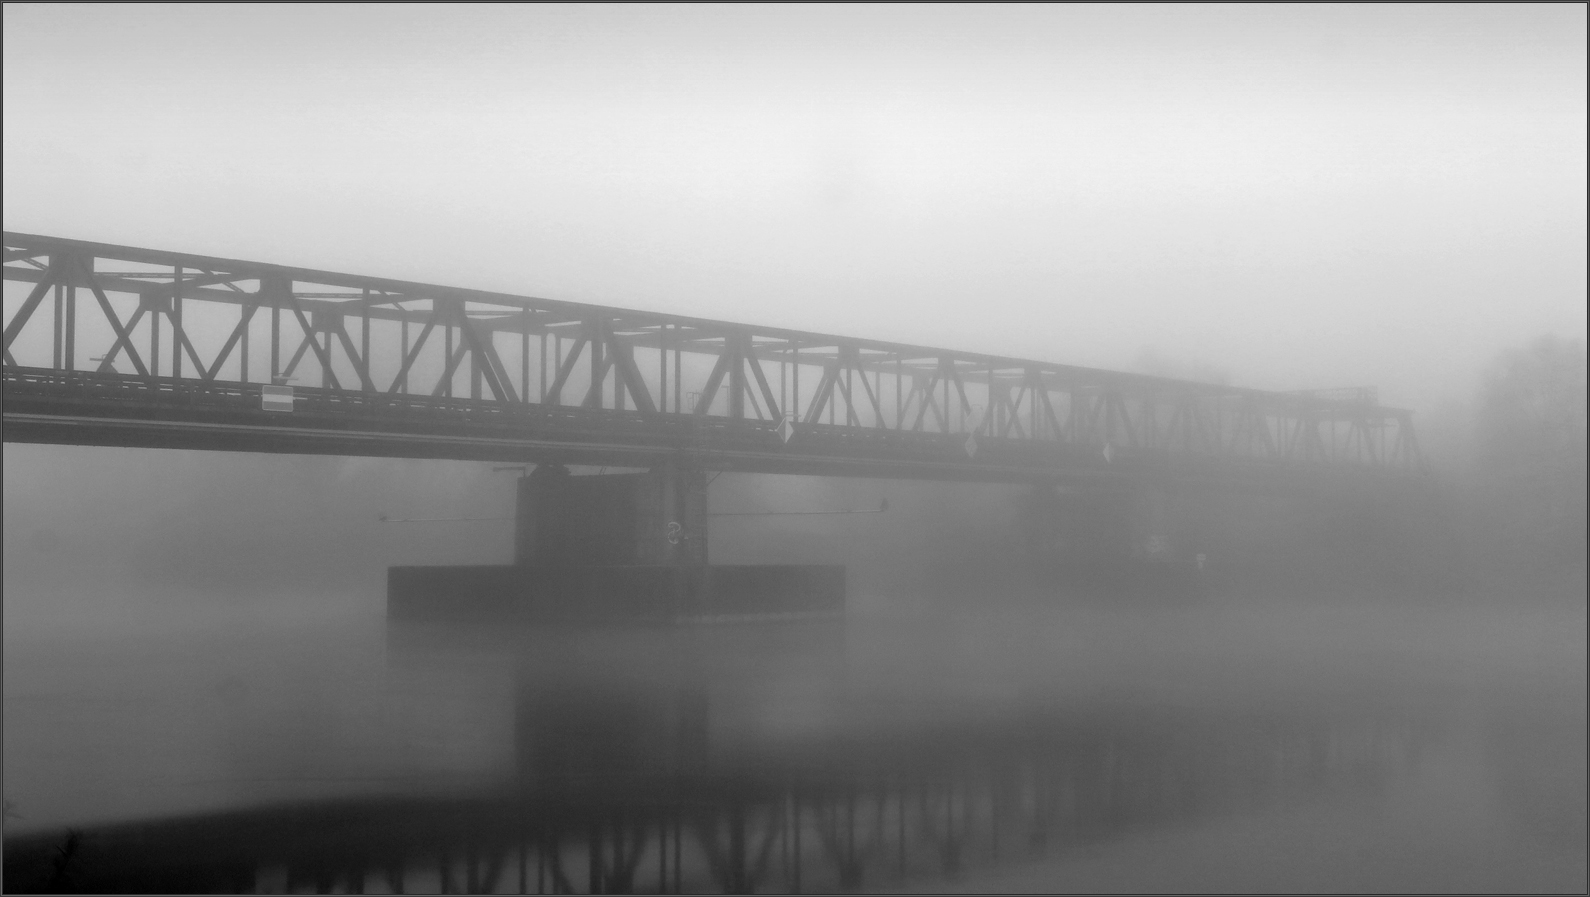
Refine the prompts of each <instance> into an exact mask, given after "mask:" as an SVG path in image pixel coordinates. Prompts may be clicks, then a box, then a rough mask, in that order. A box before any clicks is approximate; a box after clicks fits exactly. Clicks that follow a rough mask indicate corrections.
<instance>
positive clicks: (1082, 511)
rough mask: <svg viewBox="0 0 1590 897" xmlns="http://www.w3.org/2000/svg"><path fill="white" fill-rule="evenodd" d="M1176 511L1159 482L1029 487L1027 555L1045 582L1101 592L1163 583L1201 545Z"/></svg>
mask: <svg viewBox="0 0 1590 897" xmlns="http://www.w3.org/2000/svg"><path fill="white" fill-rule="evenodd" d="M1181 511H1182V508H1181V506H1180V502H1179V501H1178V496H1177V495H1176V493H1175V492H1174V490H1172V489H1170V488H1169V487H1166V486H1163V485H1160V484H1153V483H1148V484H1136V485H1132V486H1113V487H1108V488H1098V487H1094V488H1089V487H1063V486H1062V487H1057V486H1052V485H1045V486H1038V487H1034V489H1033V491H1032V493H1031V494H1030V495H1029V496H1028V505H1027V509H1026V514H1025V518H1026V519H1025V526H1026V532H1027V542H1028V550H1029V554H1030V556H1031V558H1032V559H1033V562H1034V566H1035V568H1036V570H1037V572H1038V574H1039V576H1040V578H1042V579H1044V580H1046V581H1055V582H1058V583H1065V584H1075V585H1082V586H1084V587H1085V588H1088V589H1093V588H1100V587H1102V588H1104V589H1105V590H1106V591H1119V590H1120V589H1121V588H1122V587H1124V586H1131V589H1130V591H1142V589H1139V588H1137V586H1139V585H1143V584H1153V583H1159V582H1160V580H1164V583H1162V584H1161V585H1165V586H1167V587H1168V586H1169V585H1171V584H1172V581H1175V580H1178V577H1181V575H1182V574H1184V573H1188V572H1191V571H1193V570H1194V568H1196V567H1197V560H1196V558H1197V556H1198V552H1199V550H1200V549H1199V547H1198V540H1197V537H1196V532H1195V531H1194V530H1192V529H1190V528H1189V527H1188V525H1187V524H1188V521H1186V520H1183V519H1182V518H1183V516H1184V515H1182V513H1181ZM1145 587H1146V588H1149V589H1150V590H1152V589H1157V588H1159V587H1160V586H1159V585H1149V586H1145Z"/></svg>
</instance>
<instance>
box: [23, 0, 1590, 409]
mask: <svg viewBox="0 0 1590 897" xmlns="http://www.w3.org/2000/svg"><path fill="white" fill-rule="evenodd" d="M4 18H5V21H4V25H5V29H4V49H5V56H4V126H5V127H4V178H5V184H4V186H5V190H4V221H5V227H6V228H7V229H9V230H20V231H27V232H34V233H44V234H51V235H57V236H65V237H75V238H82V239H92V240H103V241H109V242H118V243H128V244H133V245H146V246H153V247H158V248H167V249H178V250H187V251H193V252H200V253H209V254H216V255H229V256H236V257H242V258H252V259H259V260H263V261H272V262H279V263H283V264H293V265H304V266H312V267H320V268H328V269H332V270H347V271H354V272H357V273H365V274H377V275H385V276H392V277H400V278H406V279H415V280H424V281H431V282H439V283H447V284H456V285H461V286H472V287H481V288H488V289H498V290H504V291H509V292H515V293H525V294H532V295H541V296H547V297H551V298H561V299H574V300H583V301H591V302H602V303H609V304H614V305H621V306H628V307H638V308H650V309H656V310H660V311H670V312H678V313H685V314H696V315H703V316H709V317H716V318H726V319H731V320H742V321H747V322H751V323H764V324H776V325H782V326H791V327H800V328H805V329H813V330H823V331H828V332H837V333H844V334H850V335H855V336H868V337H875V338H880V339H896V340H900V341H909V342H917V343H926V344H930V345H942V346H948V347H952V348H961V349H969V350H982V351H993V352H1001V353H1008V354H1013V355H1020V356H1026V357H1036V358H1042V359H1046V360H1052V361H1059V362H1072V363H1079V364H1092V365H1098V366H1103V367H1113V368H1128V367H1131V366H1132V365H1133V364H1134V363H1136V362H1137V361H1138V359H1139V358H1140V357H1142V355H1143V354H1144V352H1145V350H1146V351H1148V352H1150V353H1153V354H1155V355H1157V356H1159V357H1162V358H1171V359H1179V360H1181V361H1184V362H1186V363H1189V364H1201V365H1205V366H1212V367H1215V368H1219V369H1223V370H1225V371H1228V372H1229V373H1230V374H1231V376H1232V378H1233V380H1234V381H1235V382H1237V383H1241V384H1243V385H1252V386H1259V387H1271V388H1282V389H1289V388H1302V387H1331V386H1343V385H1357V384H1364V383H1372V384H1378V385H1379V386H1381V388H1382V398H1383V400H1385V401H1387V402H1389V403H1393V404H1404V405H1411V406H1413V407H1416V408H1428V407H1430V406H1432V405H1435V404H1438V403H1441V402H1444V401H1447V400H1450V399H1452V398H1458V397H1461V396H1463V395H1464V394H1466V393H1467V392H1468V391H1469V390H1470V388H1471V385H1472V382H1473V376H1474V374H1475V372H1476V371H1477V370H1478V368H1479V367H1480V365H1481V364H1482V363H1483V362H1484V361H1485V360H1486V359H1487V358H1488V357H1489V356H1490V354H1491V353H1493V352H1494V351H1495V350H1497V349H1499V348H1502V347H1504V346H1506V345H1510V344H1516V343H1519V342H1522V341H1524V340H1526V339H1528V338H1530V337H1532V336H1535V335H1537V334H1541V333H1547V332H1554V333H1562V334H1566V335H1580V336H1582V335H1583V333H1584V329H1585V301H1586V292H1585V261H1586V260H1585V242H1586V225H1585V220H1586V219H1585V215H1586V211H1585V191H1586V183H1585V166H1586V155H1585V126H1586V123H1585V98H1586V90H1585V84H1586V78H1585V61H1586V60H1585V25H1586V22H1585V18H1586V16H1585V7H1584V6H1583V5H1557V6H1535V7H1528V6H1513V5H1507V6H1490V7H1487V6H1440V5H1422V6H1406V7H1384V6H1368V5H1364V6H1329V7H1312V8H1310V7H1297V6H1281V7H1256V6H1238V7H1121V6H1099V7H1079V6H1062V7H1032V6H1021V7H985V6H976V7H944V6H931V7H904V6H887V7H871V8H867V7H863V8H855V7H762V6H756V7H722V6H710V7H689V6H685V7H675V6H655V7H653V6H648V7H631V6H624V7H593V6H578V7H549V6H532V7H520V6H485V7H461V6H447V7H426V6H409V5H397V6H390V7H381V6H351V7H321V6H309V5H283V6H271V7H235V6H214V7H205V6H173V7H163V6H141V7H140V6H54V5H17V4H8V5H6V7H5V12H4Z"/></svg>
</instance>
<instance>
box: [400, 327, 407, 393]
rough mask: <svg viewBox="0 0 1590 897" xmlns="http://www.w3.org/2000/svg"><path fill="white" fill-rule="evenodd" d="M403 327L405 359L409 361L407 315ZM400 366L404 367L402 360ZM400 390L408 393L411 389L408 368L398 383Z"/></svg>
mask: <svg viewBox="0 0 1590 897" xmlns="http://www.w3.org/2000/svg"><path fill="white" fill-rule="evenodd" d="M401 329H402V331H403V361H408V358H409V319H408V318H407V317H405V318H404V319H403V323H402V328H401ZM399 368H400V369H401V368H402V363H401V362H399ZM398 391H399V392H403V393H407V392H408V391H409V374H408V371H407V370H404V371H403V377H402V380H401V381H400V383H399V385H398Z"/></svg>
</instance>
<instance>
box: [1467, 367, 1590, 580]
mask: <svg viewBox="0 0 1590 897" xmlns="http://www.w3.org/2000/svg"><path fill="white" fill-rule="evenodd" d="M1477 425H1478V433H1477V434H1476V435H1477V440H1478V449H1479V457H1478V461H1479V473H1480V479H1481V484H1482V489H1483V494H1484V497H1485V502H1486V513H1487V515H1488V517H1489V520H1490V522H1491V524H1492V525H1493V526H1494V527H1495V530H1494V532H1495V533H1496V535H1497V537H1498V538H1499V540H1500V542H1501V545H1500V547H1502V548H1503V549H1504V550H1506V551H1508V552H1509V553H1510V554H1513V555H1514V556H1515V557H1517V558H1519V559H1521V560H1526V561H1529V562H1531V563H1549V564H1552V565H1557V564H1577V565H1579V566H1583V565H1584V563H1585V535H1586V532H1585V486H1586V483H1585V461H1586V458H1585V344H1584V343H1583V342H1580V341H1571V340H1565V339H1561V338H1558V337H1542V338H1540V339H1537V340H1535V341H1534V342H1532V343H1530V344H1529V345H1528V346H1525V347H1523V348H1518V349H1512V350H1508V351H1506V352H1503V353H1501V355H1499V356H1498V357H1497V358H1496V360H1495V362H1494V363H1493V364H1492V366H1491V369H1490V370H1489V372H1488V373H1487V374H1486V377H1485V381H1484V384H1483V387H1482V392H1481V396H1480V402H1479V415H1478V420H1477Z"/></svg>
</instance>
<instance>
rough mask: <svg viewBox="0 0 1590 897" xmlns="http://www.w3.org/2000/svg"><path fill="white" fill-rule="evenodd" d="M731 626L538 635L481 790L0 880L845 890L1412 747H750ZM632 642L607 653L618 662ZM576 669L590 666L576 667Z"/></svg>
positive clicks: (1277, 728) (1120, 711)
mask: <svg viewBox="0 0 1590 897" xmlns="http://www.w3.org/2000/svg"><path fill="white" fill-rule="evenodd" d="M792 628H795V629H798V628H799V627H786V632H788V631H789V629H792ZM733 629H735V630H740V632H741V633H742V635H739V636H737V635H735V634H734V633H733V632H732V631H730V629H729V628H722V629H720V630H719V632H718V634H714V635H710V636H708V638H712V639H717V640H718V641H719V643H720V646H721V644H722V643H725V642H727V643H733V642H735V641H736V639H741V640H742V641H743V639H744V638H750V639H751V641H750V642H749V643H742V644H741V648H742V649H745V650H742V651H741V652H740V654H739V657H738V659H737V660H732V659H731V661H730V662H729V663H728V666H724V665H722V663H719V664H716V665H714V664H706V665H703V664H701V663H699V662H698V661H699V660H700V658H701V657H702V656H703V654H709V655H712V656H715V657H717V658H719V660H720V661H721V660H722V658H724V657H725V656H729V655H732V654H733V653H734V652H725V651H708V652H702V651H699V650H697V651H693V652H688V651H678V650H676V649H677V648H678V647H679V645H678V643H667V642H664V643H663V644H662V645H661V646H660V647H659V648H658V651H657V654H656V655H655V656H653V657H652V658H650V659H649V660H648V659H647V658H644V657H642V658H639V659H637V660H636V661H635V662H634V663H633V664H631V665H630V666H629V667H628V668H627V669H625V670H624V671H622V672H618V669H619V668H618V667H616V666H615V665H613V664H612V663H611V661H612V654H611V653H607V654H604V653H603V652H601V651H592V650H591V649H590V646H589V645H583V646H582V645H581V644H580V642H579V640H578V639H569V638H563V637H557V638H553V639H549V640H548V641H546V642H545V643H543V644H542V645H541V647H542V648H543V649H544V650H543V651H541V652H536V654H535V659H534V660H533V661H531V662H527V663H521V664H520V665H519V673H518V675H519V679H518V683H519V684H518V687H517V689H516V692H515V694H516V698H515V711H514V712H515V715H516V720H517V724H516V727H515V730H516V734H515V743H516V746H515V754H516V757H517V760H516V762H517V764H518V770H517V774H516V775H513V776H510V777H508V779H507V780H505V781H503V782H502V784H501V785H500V786H499V787H497V788H494V789H490V790H487V791H482V792H479V793H475V794H472V795H469V796H458V795H454V796H450V797H446V798H422V797H387V798H359V799H342V800H337V801H327V802H323V803H316V804H307V805H301V806H287V807H274V808H266V809H257V810H245V811H235V812H227V813H218V814H214V815H209V816H204V817H195V818H188V819H174V820H166V821H155V822H145V823H135V824H123V825H113V826H106V827H103V828H99V829H93V830H84V831H82V832H81V833H79V834H78V836H77V837H76V839H75V840H74V841H72V842H71V843H70V844H67V843H66V841H67V839H66V836H65V835H64V834H62V833H51V834H48V835H45V834H39V835H33V836H27V837H17V838H10V839H7V842H6V844H5V866H6V868H5V880H6V884H7V887H8V888H9V889H12V890H17V889H23V890H26V889H29V888H39V889H49V888H57V887H65V888H70V889H76V890H92V891H111V892H114V891H157V890H185V891H237V890H254V889H258V890H261V891H278V892H280V891H283V890H287V891H296V890H313V891H315V892H318V893H329V892H332V891H346V892H378V891H391V892H398V893H401V892H403V891H405V890H407V891H411V892H427V891H440V892H442V893H460V892H468V893H504V892H513V893H531V892H533V893H577V892H606V893H614V892H626V891H659V892H703V891H721V892H752V891H763V892H798V891H801V890H807V891H830V890H855V889H860V888H864V887H869V886H884V885H889V884H894V883H897V882H901V881H909V880H911V879H913V878H916V879H920V878H922V877H924V876H941V875H950V876H953V875H955V874H957V873H959V872H960V871H962V870H964V869H968V868H972V867H976V866H982V865H986V864H989V863H996V862H999V863H1002V862H1020V861H1022V860H1025V859H1031V858H1035V857H1038V856H1042V855H1045V854H1050V855H1052V854H1054V853H1057V852H1063V851H1065V850H1066V849H1067V847H1068V846H1071V845H1076V844H1079V843H1085V842H1088V841H1093V840H1102V839H1108V838H1111V837H1118V836H1122V835H1125V834H1127V833H1129V832H1130V831H1133V830H1141V829H1146V828H1150V827H1154V826H1160V825H1167V824H1174V823H1176V822H1178V821H1185V820H1191V819H1196V818H1198V817H1200V816H1205V815H1210V814H1217V813H1222V812H1236V811H1240V810H1244V809H1254V808H1258V807H1262V806H1274V805H1277V804H1284V803H1287V802H1293V801H1298V800H1307V799H1312V798H1316V797H1319V796H1321V795H1322V794H1323V793H1326V792H1328V791H1332V790H1336V789H1341V788H1375V787H1378V786H1379V785H1380V784H1381V783H1383V782H1385V781H1388V780H1389V779H1390V778H1391V777H1394V776H1396V775H1398V774H1399V773H1401V772H1403V771H1405V770H1406V769H1407V767H1408V765H1409V764H1411V763H1412V762H1414V760H1415V759H1416V758H1417V755H1418V753H1419V747H1420V744H1421V743H1422V741H1423V739H1424V733H1423V732H1422V731H1421V730H1420V729H1419V728H1417V727H1416V726H1415V725H1413V724H1410V723H1409V722H1408V721H1407V720H1406V719H1405V718H1403V717H1399V716H1394V715H1391V714H1385V715H1379V716H1377V715H1374V714H1372V713H1367V712H1359V713H1355V714H1350V715H1349V714H1344V713H1335V712H1332V711H1331V710H1330V708H1328V707H1326V706H1323V705H1321V706H1317V707H1312V708H1311V707H1307V706H1302V705H1288V706H1287V707H1286V708H1285V709H1281V708H1279V707H1271V708H1269V709H1255V708H1252V707H1248V708H1241V709H1239V708H1236V707H1228V708H1226V709H1210V708H1199V709H1197V710H1193V709H1189V708H1175V707H1170V706H1164V705H1161V706H1159V707H1158V708H1157V709H1156V708H1154V707H1149V706H1144V705H1121V704H1116V705H1105V704H1102V703H1095V704H1093V705H1090V706H1084V707H1073V708H1069V709H1056V708H1049V709H1047V710H1041V709H1034V710H1032V711H1030V712H1025V713H1016V714H1012V715H1010V716H1008V717H1006V718H1004V719H1002V720H990V719H987V718H982V719H977V720H975V721H973V720H965V721H960V722H948V721H944V720H943V719H938V720H936V721H932V720H924V721H919V722H917V723H901V724H900V725H898V726H895V727H893V728H892V729H891V728H890V727H888V726H878V725H872V726H858V725H851V724H847V723H845V722H844V721H843V719H842V718H840V717H842V714H841V715H840V716H836V717H832V718H830V719H829V722H828V724H826V725H825V726H823V727H821V731H818V732H806V733H804V734H803V736H802V737H799V738H789V739H784V740H783V741H781V742H770V741H768V740H767V739H762V738H758V737H756V730H757V725H756V723H755V721H754V720H753V719H749V718H747V717H746V716H745V715H744V714H743V713H739V712H738V711H736V710H735V709H734V708H735V706H736V693H738V694H740V695H741V696H742V697H743V695H744V694H746V693H747V692H755V691H756V689H757V688H758V687H759V685H760V684H759V683H757V682H754V681H748V680H747V679H746V678H745V677H744V676H740V677H738V678H736V677H735V676H734V675H733V673H734V668H735V667H736V666H737V665H740V664H745V663H747V662H749V661H750V660H752V659H753V658H756V657H760V658H761V659H762V660H766V653H765V649H766V642H765V638H766V635H765V633H764V634H763V635H761V636H754V635H751V636H747V635H744V633H746V631H747V630H746V629H743V628H741V627H733ZM836 629H837V627H835V628H834V630H836ZM831 631H833V630H831ZM687 638H689V639H697V638H698V636H696V635H690V636H687ZM808 641H809V639H808ZM816 642H817V643H818V644H819V645H821V644H822V643H823V642H824V637H823V636H818V637H817V639H816ZM635 644H637V642H633V641H632V642H629V643H627V644H624V643H620V644H616V645H611V646H609V647H610V648H611V649H612V650H613V651H618V652H623V653H625V654H626V655H629V656H632V657H633V656H634V654H635V651H634V647H635ZM692 644H694V646H695V647H696V648H698V649H699V648H700V647H701V644H700V642H699V641H697V642H692ZM559 645H561V648H559V647H557V646H559ZM395 650H396V653H397V654H399V655H401V653H402V652H401V649H395ZM796 653H797V654H799V655H801V656H802V657H803V658H804V659H805V660H806V661H808V663H807V664H806V665H804V666H801V665H797V666H796V667H795V668H794V669H795V670H796V674H799V675H807V676H809V675H811V674H813V673H814V671H815V672H818V673H820V672H821V671H822V670H823V669H827V668H829V667H830V663H829V661H831V660H832V655H831V654H828V653H825V652H824V651H823V650H821V648H819V649H818V650H815V651H812V650H808V651H802V652H796ZM582 658H583V659H582ZM659 658H662V659H663V661H662V662H659ZM766 666H777V665H776V664H766ZM596 668H601V669H606V670H608V671H609V672H610V675H608V676H606V678H605V679H603V678H601V677H596V678H594V679H593V677H591V676H589V675H587V674H588V673H590V672H591V670H592V669H596ZM741 672H743V669H742V670H741ZM773 675H775V676H777V675H791V673H790V668H785V669H784V671H783V672H781V673H774V674H773ZM762 684H765V683H762ZM753 703H754V702H753ZM740 706H742V707H744V706H748V705H745V704H743V703H741V704H740ZM737 715H738V716H739V717H740V718H739V719H736V718H735V717H736V716H737Z"/></svg>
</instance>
